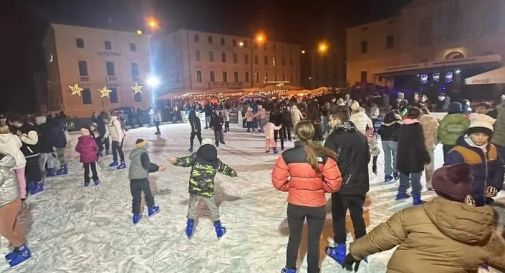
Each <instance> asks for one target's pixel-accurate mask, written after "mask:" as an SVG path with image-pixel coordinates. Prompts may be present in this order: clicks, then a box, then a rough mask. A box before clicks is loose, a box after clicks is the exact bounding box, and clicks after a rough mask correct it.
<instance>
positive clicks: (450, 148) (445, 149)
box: [442, 144, 455, 164]
mask: <svg viewBox="0 0 505 273" xmlns="http://www.w3.org/2000/svg"><path fill="white" fill-rule="evenodd" d="M454 146H455V145H446V144H444V145H442V150H443V151H444V164H445V162H446V161H447V154H448V153H449V151H450V150H452V148H454Z"/></svg>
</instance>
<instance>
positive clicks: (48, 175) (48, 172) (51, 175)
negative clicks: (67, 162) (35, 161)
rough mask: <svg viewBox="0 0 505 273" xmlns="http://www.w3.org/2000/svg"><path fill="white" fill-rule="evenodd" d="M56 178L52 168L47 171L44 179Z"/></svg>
mask: <svg viewBox="0 0 505 273" xmlns="http://www.w3.org/2000/svg"><path fill="white" fill-rule="evenodd" d="M54 176H56V170H55V169H54V168H49V169H47V172H46V177H54Z"/></svg>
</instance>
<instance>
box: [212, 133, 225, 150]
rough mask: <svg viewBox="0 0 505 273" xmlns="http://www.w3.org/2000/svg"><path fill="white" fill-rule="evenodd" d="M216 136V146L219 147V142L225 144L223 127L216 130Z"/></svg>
mask: <svg viewBox="0 0 505 273" xmlns="http://www.w3.org/2000/svg"><path fill="white" fill-rule="evenodd" d="M214 138H215V140H216V147H219V143H222V144H224V135H223V129H221V130H214Z"/></svg>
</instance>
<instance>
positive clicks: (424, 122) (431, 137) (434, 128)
mask: <svg viewBox="0 0 505 273" xmlns="http://www.w3.org/2000/svg"><path fill="white" fill-rule="evenodd" d="M419 123H420V124H421V126H422V127H423V134H424V145H425V146H426V149H429V150H433V149H435V146H437V143H438V141H437V133H438V126H439V125H438V120H437V119H436V118H435V117H434V116H431V115H429V114H425V115H422V116H421V118H420V119H419Z"/></svg>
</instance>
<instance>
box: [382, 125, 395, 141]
mask: <svg viewBox="0 0 505 273" xmlns="http://www.w3.org/2000/svg"><path fill="white" fill-rule="evenodd" d="M399 131H400V124H399V123H393V124H391V125H389V126H388V125H386V124H382V125H381V127H380V128H379V135H380V136H381V140H382V141H398V132H399Z"/></svg>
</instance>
